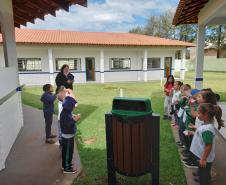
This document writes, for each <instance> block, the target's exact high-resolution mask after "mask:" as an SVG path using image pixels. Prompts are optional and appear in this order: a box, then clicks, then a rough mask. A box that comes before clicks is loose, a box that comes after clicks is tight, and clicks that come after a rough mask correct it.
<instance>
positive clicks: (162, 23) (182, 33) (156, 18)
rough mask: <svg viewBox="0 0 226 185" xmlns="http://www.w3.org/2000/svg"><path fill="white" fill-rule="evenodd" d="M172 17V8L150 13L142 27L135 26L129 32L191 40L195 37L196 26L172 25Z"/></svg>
mask: <svg viewBox="0 0 226 185" xmlns="http://www.w3.org/2000/svg"><path fill="white" fill-rule="evenodd" d="M173 17H174V12H173V11H172V10H168V11H166V12H164V13H162V14H160V15H151V16H150V17H149V19H148V21H147V24H146V25H145V26H144V27H135V28H133V29H131V30H130V31H129V32H130V33H138V34H145V35H151V36H158V37H163V38H169V39H178V40H183V41H190V42H193V41H194V40H195V38H196V28H197V27H196V26H194V25H181V26H179V27H175V26H174V25H172V21H173Z"/></svg>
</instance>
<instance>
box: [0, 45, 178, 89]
mask: <svg viewBox="0 0 226 185" xmlns="http://www.w3.org/2000/svg"><path fill="white" fill-rule="evenodd" d="M1 48H2V47H0V66H1V65H3V64H4V61H3V59H2V56H3V54H2V49H1ZM48 48H52V53H53V66H54V73H55V74H54V77H56V75H57V73H58V71H56V58H81V71H71V72H72V74H73V75H74V76H75V83H86V66H85V58H86V57H93V58H95V77H96V82H97V83H100V51H101V48H102V49H103V50H104V62H105V63H104V64H105V66H104V68H105V72H104V76H105V82H117V81H120V82H121V81H143V80H144V72H143V63H142V59H143V53H144V49H147V51H148V58H151V57H160V58H161V67H160V68H159V69H150V70H148V72H147V74H148V75H147V78H148V80H160V79H161V78H164V58H165V57H172V58H173V64H172V73H174V68H175V70H178V61H175V64H174V60H175V59H174V58H175V52H176V51H177V50H178V49H181V48H178V47H175V48H173V47H170V48H168V47H158V48H156V47H149V48H144V47H101V48H100V47H98V46H96V47H95V46H93V47H91V46H90V47H89V46H67V45H64V46H62V45H44V46H42V45H18V46H17V53H18V54H17V55H18V58H41V60H42V71H41V72H20V75H19V76H20V83H21V84H26V85H43V84H45V83H50V81H49V75H50V74H49V61H48ZM110 58H131V69H130V70H121V71H116V70H114V71H112V70H110V68H109V63H110V62H109V59H110ZM2 61H3V64H1V63H2Z"/></svg>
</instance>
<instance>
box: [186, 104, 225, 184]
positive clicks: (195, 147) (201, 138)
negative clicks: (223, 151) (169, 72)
mask: <svg viewBox="0 0 226 185" xmlns="http://www.w3.org/2000/svg"><path fill="white" fill-rule="evenodd" d="M197 117H198V118H199V119H200V120H201V121H203V124H202V125H201V126H199V127H198V128H197V129H196V131H195V134H194V137H193V140H192V144H191V148H190V151H191V152H192V153H193V154H194V155H195V156H196V157H197V158H198V160H199V168H198V169H199V171H198V173H197V174H198V175H199V179H195V180H196V181H199V183H200V185H210V184H211V175H210V172H211V167H212V163H213V161H214V158H215V151H214V150H215V127H214V119H215V118H216V120H217V123H218V129H220V128H221V127H222V126H224V122H223V120H222V110H221V108H220V107H219V106H218V105H214V104H212V103H202V104H200V105H199V107H198V112H197Z"/></svg>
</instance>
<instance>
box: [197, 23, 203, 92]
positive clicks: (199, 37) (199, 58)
mask: <svg viewBox="0 0 226 185" xmlns="http://www.w3.org/2000/svg"><path fill="white" fill-rule="evenodd" d="M204 47H205V25H199V26H198V34H197V46H196V64H195V65H196V68H195V88H196V89H202V88H203V65H204Z"/></svg>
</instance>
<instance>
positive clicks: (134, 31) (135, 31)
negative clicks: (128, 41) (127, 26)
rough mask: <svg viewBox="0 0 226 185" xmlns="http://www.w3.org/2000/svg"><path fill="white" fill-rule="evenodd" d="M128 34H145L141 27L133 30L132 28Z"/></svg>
mask: <svg viewBox="0 0 226 185" xmlns="http://www.w3.org/2000/svg"><path fill="white" fill-rule="evenodd" d="M129 33H137V34H145V33H144V28H143V27H141V26H137V27H135V28H132V29H131V30H130V31H129Z"/></svg>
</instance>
